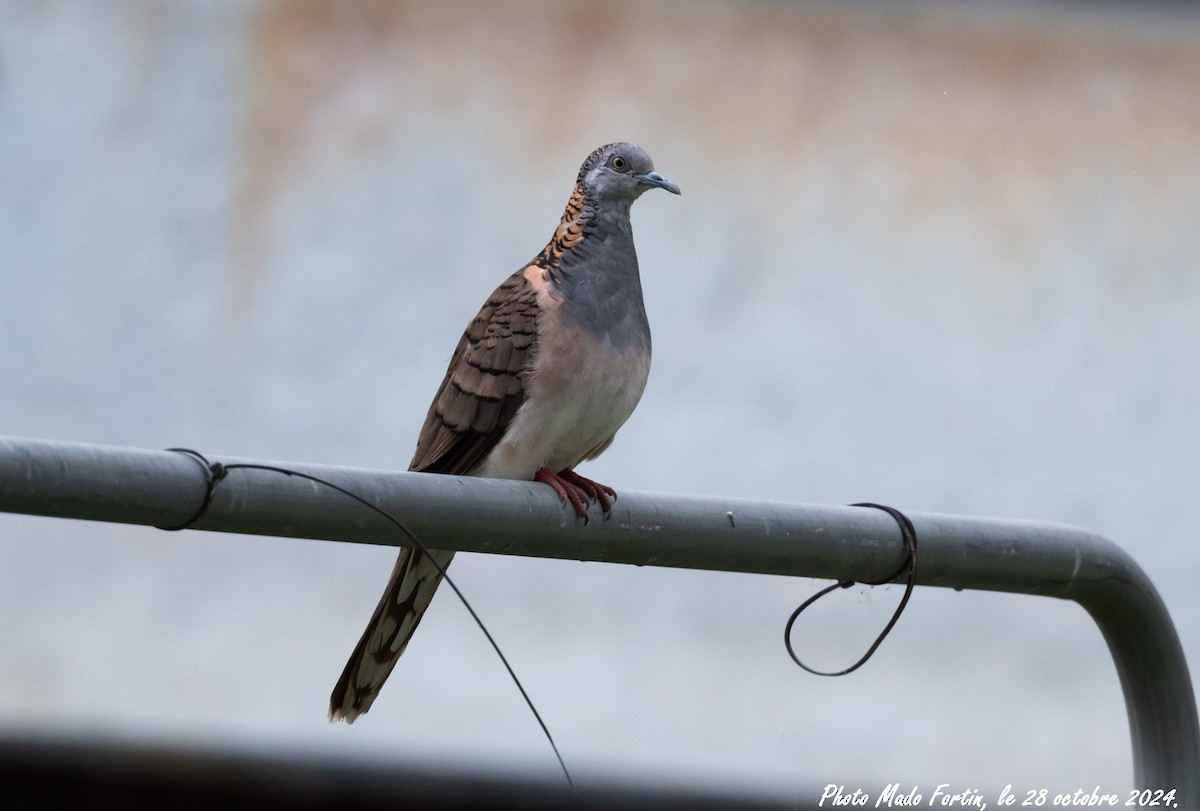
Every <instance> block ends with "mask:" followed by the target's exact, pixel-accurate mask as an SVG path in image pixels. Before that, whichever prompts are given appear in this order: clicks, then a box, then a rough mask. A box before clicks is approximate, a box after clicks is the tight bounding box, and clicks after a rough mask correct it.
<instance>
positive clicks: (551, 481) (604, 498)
mask: <svg viewBox="0 0 1200 811" xmlns="http://www.w3.org/2000/svg"><path fill="white" fill-rule="evenodd" d="M533 480H534V481H538V482H542V483H543V484H548V485H550V489H552V490H553V491H554V492H555V493H557V494H558V498H559V500H560V501H562V502H564V503H565V502H568V501H569V502H571V506H572V507H573V508H574V509H575V515H577V516H578V517H580V518H582V519H583V520H584V521H587V508H588V502H589V501H598V502H600V509H601V510H602V511H603V512H604V517H605V518H607V517H608V516H609V515H610V514H611V513H612V503H613V499H615V498H616V497H617V491H616V490H614V489H612V488H611V487H609V486H608V485H606V484H600V483H599V482H594V481H592V480H591V479H589V478H587V477H585V476H580V475H579V474H578V473H576V472H575V471H574V470H571V469H569V468H568V469H567V470H563V471H560V472H559V473H555V472H554V471H552V470H550V468H547V467H539V468H538V469H537V472H536V473H534V474H533Z"/></svg>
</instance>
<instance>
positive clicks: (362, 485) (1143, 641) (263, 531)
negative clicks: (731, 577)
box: [0, 437, 1200, 811]
mask: <svg viewBox="0 0 1200 811" xmlns="http://www.w3.org/2000/svg"><path fill="white" fill-rule="evenodd" d="M210 458H211V459H212V460H213V461H219V462H222V463H225V464H230V463H235V462H247V461H252V460H244V459H234V458H229V457H210ZM262 464H268V465H272V464H275V465H278V464H282V465H284V466H286V467H288V468H291V469H294V470H298V471H301V472H305V473H312V474H315V475H318V476H320V477H322V478H324V479H328V480H329V481H331V482H333V483H335V484H337V485H339V486H342V487H346V488H348V489H350V490H353V491H354V492H355V493H357V494H358V495H360V496H362V497H363V498H365V499H366V500H367V501H369V502H371V503H373V504H376V505H377V506H379V507H380V508H382V509H384V510H386V511H388V512H389V513H392V514H394V515H396V516H398V517H400V518H402V520H403V521H404V522H405V524H406V525H407V526H408V527H409V528H410V529H411V530H412V531H413V532H415V533H416V534H417V536H418V537H420V538H421V539H422V541H423V542H424V543H425V544H427V545H428V546H429V547H431V548H436V549H454V550H460V551H469V552H495V553H501V554H508V555H529V556H534V557H553V558H563V559H567V560H590V561H607V562H611V563H633V564H638V565H647V566H672V567H679V568H692V569H715V570H724V571H732V572H759V573H767V574H780V575H800V576H805V577H815V578H829V579H834V580H856V581H871V580H878V579H881V578H884V577H887V576H889V575H891V574H893V573H894V572H896V571H897V569H898V568H899V567H900V564H901V563H902V562H903V559H904V554H905V550H904V546H903V543H902V541H901V538H900V533H899V530H898V528H897V526H896V524H895V522H894V521H893V520H892V518H891V517H889V516H888V515H886V514H884V513H881V512H878V511H875V510H864V509H858V508H852V507H825V506H812V505H804V504H779V503H768V502H758V501H749V500H743V499H730V498H712V497H706V498H698V497H690V496H679V495H667V494H661V493H654V494H649V493H637V492H626V491H622V492H621V497H620V499H619V501H617V503H616V506H615V508H614V510H613V515H612V517H611V518H610V519H609V520H607V521H604V520H593V521H591V522H589V523H588V524H587V525H583V524H580V523H577V522H576V521H575V519H574V517H573V516H572V515H569V513H568V512H567V511H565V510H564V509H562V508H561V506H560V505H559V503H558V500H557V498H556V497H555V496H554V495H553V494H552V493H551V492H550V490H549V488H546V487H543V486H540V485H536V484H533V483H526V482H513V481H498V480H489V479H473V478H462V477H451V476H436V475H428V474H417V473H402V472H384V471H376V470H359V469H352V468H341V467H330V466H322V465H310V464H302V463H271V462H265V463H262ZM206 491H207V488H206V477H205V473H204V468H203V466H202V465H201V464H200V463H199V462H198V461H197V460H196V459H194V458H191V457H189V456H187V455H184V454H180V453H177V452H172V451H161V450H142V449H134V448H118V447H108V446H100V445H84V444H76V443H66V442H50V441H44V440H33V439H17V438H10V437H0V511H6V512H14V513H26V514H32V515H45V516H55V517H60V518H78V519H88V520H95V521H115V522H121V523H129V524H147V525H151V526H162V527H171V526H177V525H180V524H183V523H186V522H188V521H189V519H191V518H192V517H193V516H196V515H197V513H198V512H199V511H200V509H201V506H202V504H203V502H204V499H205V494H206ZM908 515H909V517H910V518H911V519H912V521H913V523H914V525H915V526H916V529H917V532H918V534H919V536H920V567H919V569H918V571H917V583H918V585H923V586H945V587H951V588H956V589H982V590H988V591H1004V592H1012V593H1016V594H1036V595H1042V596H1047V597H1059V598H1062V599H1066V600H1073V601H1075V602H1076V603H1079V605H1081V606H1083V608H1084V609H1085V610H1086V611H1087V612H1088V613H1089V614H1090V615H1091V617H1092V619H1093V620H1095V622H1096V624H1097V625H1098V626H1099V627H1100V631H1101V633H1102V634H1103V635H1104V639H1105V641H1106V642H1107V643H1108V647H1109V650H1110V651H1111V652H1112V656H1113V661H1114V662H1115V664H1116V667H1117V673H1118V675H1119V677H1120V681H1121V687H1122V690H1123V691H1124V695H1125V703H1126V709H1127V711H1128V714H1129V726H1130V730H1131V736H1132V743H1133V771H1134V780H1135V782H1136V784H1137V787H1138V788H1148V789H1171V788H1173V789H1175V790H1176V792H1177V794H1176V802H1177V804H1178V807H1179V808H1184V809H1191V811H1200V725H1198V723H1197V715H1196V702H1195V697H1194V694H1193V689H1192V683H1191V679H1190V676H1189V675H1188V668H1187V662H1186V660H1185V659H1184V655H1183V650H1182V648H1181V647H1180V644H1179V637H1178V636H1177V635H1176V633H1175V628H1174V626H1173V625H1172V623H1171V618H1170V616H1169V614H1168V613H1167V610H1166V607H1165V606H1164V605H1163V603H1162V600H1161V599H1160V598H1159V596H1158V592H1157V591H1156V590H1155V588H1154V586H1153V584H1152V583H1151V582H1150V580H1149V579H1148V578H1147V577H1146V575H1145V573H1144V572H1143V571H1142V569H1141V568H1140V567H1139V566H1138V565H1137V563H1135V562H1134V561H1133V559H1132V558H1130V557H1129V555H1127V554H1126V553H1125V552H1124V551H1123V550H1122V549H1120V548H1119V547H1117V546H1116V545H1115V544H1113V543H1111V542H1110V541H1107V540H1105V539H1104V538H1101V537H1099V536H1097V535H1094V534H1091V533H1089V532H1086V531H1084V530H1081V529H1076V528H1074V527H1069V526H1063V525H1057V524H1048V523H1036V522H1026V521H1000V520H994V519H987V518H968V517H961V516H950V515H938V514H932V513H909V514H908ZM191 526H192V527H193V528H194V529H204V530H214V531H219V532H239V533H250V534H257V535H279V536H287V537H295V538H315V539H324V540H338V541H355V542H361V543H372V544H385V545H392V546H395V545H398V544H403V543H406V539H405V538H403V537H400V533H398V532H397V531H396V529H395V527H394V526H392V525H391V524H390V523H388V522H387V521H386V520H385V519H384V518H383V517H382V516H379V515H377V514H375V513H374V512H372V511H370V510H366V509H364V508H363V507H362V505H360V504H356V503H355V502H353V501H352V500H350V499H348V498H346V497H345V496H344V495H342V494H339V493H338V492H336V491H334V490H331V489H328V488H324V487H321V486H319V485H317V484H315V483H313V482H311V481H308V480H305V479H302V478H299V477H296V476H284V475H280V474H278V473H271V472H265V471H259V470H249V469H233V470H230V471H229V473H228V475H227V476H226V477H225V478H224V479H223V480H221V481H220V483H219V484H218V485H217V486H216V487H215V488H214V490H213V492H212V500H211V503H210V504H209V505H208V507H207V508H206V509H205V510H204V511H203V514H202V515H201V516H200V517H199V518H198V519H197V520H196V521H195V522H194V523H193V524H192V525H191Z"/></svg>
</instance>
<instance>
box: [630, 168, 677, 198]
mask: <svg viewBox="0 0 1200 811" xmlns="http://www.w3.org/2000/svg"><path fill="white" fill-rule="evenodd" d="M637 179H638V182H639V183H641V184H642V185H644V186H656V187H657V188H660V189H666V190H667V191H669V192H670V193H671V194H682V192H680V191H679V187H678V186H676V185H675V184H674V183H672V182H671V181H669V180H667V179H666V178H665V177H663V176H662V175H660V174H659V173H658V172H647V173H646V174H644V175H638V176H637Z"/></svg>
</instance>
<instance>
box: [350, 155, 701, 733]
mask: <svg viewBox="0 0 1200 811" xmlns="http://www.w3.org/2000/svg"><path fill="white" fill-rule="evenodd" d="M655 188H657V189H666V190H667V191H669V192H673V193H674V194H679V187H678V186H676V185H675V184H674V183H672V182H671V181H669V180H667V179H666V178H665V177H663V176H662V175H660V174H659V173H658V172H656V171H654V164H653V162H652V161H651V160H650V156H649V155H647V154H646V152H645V151H644V150H642V149H641V148H640V147H637V146H634V145H633V144H628V143H616V144H608V145H607V146H602V147H600V148H599V149H597V150H596V151H595V152H593V153H592V154H591V155H589V156H588V158H587V160H585V161H584V162H583V166H581V167H580V169H579V176H578V177H577V178H576V181H575V188H574V190H573V191H572V193H571V197H570V199H569V200H568V201H567V208H566V211H564V212H563V215H562V220H561V221H560V222H559V224H558V228H557V229H556V230H555V232H554V236H553V237H552V238H551V240H550V242H549V244H547V245H546V247H545V248H543V249H542V251H541V253H539V254H538V255H537V256H536V257H534V259H533V261H531V262H530V263H529V264H527V265H526V266H525V267H523V268H521V269H520V270H518V271H517V272H516V273H514V274H513V275H512V276H510V277H508V279H507V280H505V282H504V283H503V284H501V285H500V287H498V288H497V289H496V291H495V292H494V293H492V295H491V296H490V297H489V298H488V300H487V303H485V304H484V305H483V309H481V310H480V311H479V314H478V315H476V316H475V318H474V319H472V320H471V323H470V325H469V326H468V327H467V331H466V332H465V333H464V334H463V336H462V339H461V340H459V342H458V347H457V348H456V349H455V350H454V356H453V357H452V358H451V360H450V367H449V368H448V369H447V370H446V377H445V379H444V380H443V381H442V385H441V387H440V388H439V389H438V392H437V395H436V396H435V397H434V398H433V405H431V406H430V408H429V414H428V416H427V417H426V418H425V425H424V427H423V428H422V429H421V435H420V438H419V439H418V440H417V451H416V454H415V455H414V456H413V460H412V464H411V465H410V466H409V469H410V470H414V471H425V472H429V473H449V474H459V475H466V476H488V477H494V478H502V479H521V480H535V481H539V482H544V483H545V484H547V485H549V486H550V487H551V488H553V490H554V492H555V493H557V494H558V496H559V498H560V499H561V500H562V501H563V502H564V504H565V503H567V502H569V503H570V504H571V507H572V508H573V510H574V512H575V514H576V515H577V516H578V517H579V518H580V519H583V520H586V517H587V507H588V503H589V502H591V501H597V502H599V504H600V507H601V510H602V511H603V513H604V514H605V515H606V516H607V515H608V514H609V512H610V511H611V509H612V500H613V499H614V498H615V497H616V492H615V491H614V490H613V489H612V488H611V487H608V486H606V485H602V484H599V483H598V482H594V481H592V480H591V479H587V478H584V477H583V476H580V475H579V474H578V473H576V472H575V471H574V467H575V466H576V465H578V464H579V463H580V462H582V461H584V460H586V459H593V458H595V457H596V456H598V455H599V454H600V453H602V452H603V451H604V450H605V449H606V448H607V447H608V446H609V444H611V443H612V441H613V437H614V436H615V435H616V433H617V429H619V428H620V427H621V426H622V425H623V424H624V423H625V420H627V419H628V418H629V415H630V414H631V413H633V409H634V407H635V406H636V405H637V403H638V400H639V399H640V398H641V396H642V390H643V389H644V388H645V385H646V377H647V375H648V373H649V371H650V327H649V324H648V323H647V321H646V310H645V307H644V305H643V303H642V284H641V279H640V278H639V276H638V262H637V254H636V253H635V252H634V247H633V229H632V227H631V225H630V222H629V209H630V206H632V204H633V201H634V200H636V199H637V198H638V197H640V196H641V194H642V192H644V191H646V190H647V189H655ZM429 556H436V559H437V561H438V563H440V564H441V566H442V569H445V567H446V566H448V565H449V564H450V561H451V559H452V558H453V557H454V553H453V552H442V551H434V552H430V553H429V555H427V554H426V553H424V552H421V551H419V550H417V549H411V548H407V547H406V548H402V549H401V550H400V557H399V560H397V561H396V566H395V569H393V571H392V577H391V579H390V580H389V581H388V585H387V590H386V591H385V592H384V594H383V597H382V599H380V601H379V605H378V606H377V607H376V608H375V613H374V615H373V616H372V617H371V621H370V623H369V624H368V625H367V628H366V630H365V631H364V632H363V635H362V638H361V639H360V640H359V642H358V645H357V647H355V649H354V653H353V654H351V656H350V661H349V662H347V663H346V668H345V670H344V671H343V672H342V676H341V678H340V679H338V682H337V686H335V687H334V689H333V695H332V696H331V697H330V701H329V719H330V720H331V721H337V720H339V719H342V720H345V721H347V722H353V721H354V720H355V719H356V718H358V716H360V715H362V714H363V713H365V712H366V711H367V710H368V709H370V707H371V703H372V702H373V701H374V700H375V697H376V696H377V695H378V694H379V690H380V688H381V687H383V683H384V681H385V680H386V679H387V677H388V674H390V673H391V672H392V668H393V667H395V665H396V661H397V660H398V659H399V658H400V655H401V654H402V653H403V652H404V649H405V647H406V646H407V645H408V641H409V639H410V638H411V637H412V634H413V631H415V630H416V628H417V624H418V623H420V621H421V617H422V616H423V615H424V613H425V610H426V608H428V606H429V601H430V600H431V599H432V598H433V593H434V591H435V590H436V589H437V587H438V585H439V584H440V583H441V580H442V574H441V572H440V571H439V570H438V567H437V566H435V565H434V564H433V562H432V561H430V560H429V559H428V557H429Z"/></svg>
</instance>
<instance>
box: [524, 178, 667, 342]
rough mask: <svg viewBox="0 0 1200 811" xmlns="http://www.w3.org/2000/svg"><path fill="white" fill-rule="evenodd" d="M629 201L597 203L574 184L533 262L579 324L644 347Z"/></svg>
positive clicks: (645, 332)
mask: <svg viewBox="0 0 1200 811" xmlns="http://www.w3.org/2000/svg"><path fill="white" fill-rule="evenodd" d="M631 203H632V201H628V202H624V201H623V202H620V203H609V204H607V205H604V206H601V205H598V204H597V203H596V201H595V200H594V199H593V198H592V197H591V196H590V195H588V194H587V193H586V192H585V191H584V189H583V187H582V186H581V185H579V184H576V186H575V189H574V190H573V191H572V193H571V197H570V199H569V200H568V201H567V207H566V209H565V210H564V211H563V215H562V219H561V220H560V221H559V224H558V228H557V229H555V231H554V236H553V237H552V238H551V239H550V242H549V243H548V244H547V245H546V247H545V248H543V249H542V252H541V253H540V254H538V256H537V257H536V258H535V259H534V260H533V264H535V265H537V266H538V267H540V268H542V269H544V270H545V271H546V277H547V279H548V280H549V281H550V283H551V284H552V285H554V286H555V287H556V288H559V290H560V291H562V292H563V293H564V295H563V302H564V305H563V306H564V307H565V308H566V310H567V311H568V312H570V313H571V315H573V316H574V317H575V318H576V319H577V320H578V321H579V322H580V323H581V324H583V325H585V326H587V327H588V328H590V329H592V330H593V331H595V332H597V333H599V334H604V335H606V336H607V337H608V338H609V340H611V341H612V342H613V343H615V344H618V345H622V344H625V343H628V342H629V340H630V339H633V340H634V341H635V342H637V343H643V342H644V343H645V345H646V347H647V348H648V346H649V327H648V326H647V325H646V311H645V306H644V305H643V303H642V285H641V279H640V278H639V275H638V261H637V253H636V252H635V250H634V246H633V228H632V227H631V225H630V222H629V209H630V204H631ZM568 291H569V292H568ZM640 336H644V340H643V338H642V337H640Z"/></svg>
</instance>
